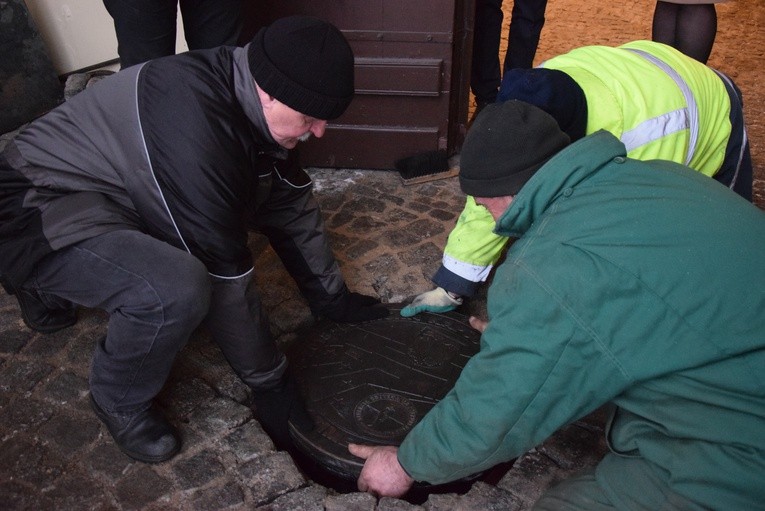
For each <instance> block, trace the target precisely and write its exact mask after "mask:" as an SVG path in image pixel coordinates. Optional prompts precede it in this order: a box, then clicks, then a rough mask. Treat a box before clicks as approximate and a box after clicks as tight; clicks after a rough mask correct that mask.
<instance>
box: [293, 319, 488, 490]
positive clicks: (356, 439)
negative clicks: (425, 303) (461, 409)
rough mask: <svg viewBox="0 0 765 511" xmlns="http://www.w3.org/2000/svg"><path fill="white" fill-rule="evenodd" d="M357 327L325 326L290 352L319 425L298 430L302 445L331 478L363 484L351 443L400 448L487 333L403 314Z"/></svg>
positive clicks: (464, 322) (297, 441)
mask: <svg viewBox="0 0 765 511" xmlns="http://www.w3.org/2000/svg"><path fill="white" fill-rule="evenodd" d="M388 308H389V309H390V315H389V316H388V317H387V318H384V319H379V320H375V321H368V322H365V323H360V324H356V325H349V324H339V323H333V322H330V321H324V320H323V321H319V322H318V323H316V325H314V326H313V327H312V328H311V329H310V330H309V331H308V332H307V333H306V334H305V336H304V337H303V338H302V339H301V340H299V341H296V342H295V343H294V344H293V345H292V346H291V347H290V349H289V350H288V351H287V357H288V358H289V361H290V366H291V368H292V371H293V374H294V375H295V377H296V379H297V381H298V385H299V387H300V390H301V393H302V394H303V396H304V397H305V400H306V408H307V410H308V413H309V414H310V415H311V417H312V418H313V420H314V422H315V423H316V428H315V429H314V430H313V431H308V432H306V431H300V430H299V429H298V428H297V427H295V426H294V425H290V433H291V434H292V437H293V439H294V441H295V444H296V445H297V447H298V448H299V449H300V450H301V451H302V452H303V453H305V454H306V455H308V456H309V457H311V458H313V459H314V460H315V461H316V462H318V463H319V464H320V465H321V466H322V467H324V468H326V469H327V470H328V471H330V472H331V473H333V474H335V475H337V476H340V477H343V478H346V479H356V478H357V477H358V475H359V473H360V472H361V468H362V466H363V460H361V459H360V458H357V457H355V456H353V455H352V454H350V453H349V452H348V444H349V443H359V444H372V445H395V446H398V445H399V444H400V443H401V441H402V440H403V439H404V437H405V436H406V434H407V433H408V432H409V430H410V429H411V428H412V427H413V426H414V425H415V424H417V422H418V421H419V420H420V419H421V418H422V417H423V416H424V415H425V414H426V413H427V412H428V411H429V410H430V409H431V408H432V407H433V405H435V404H436V403H437V402H438V401H439V400H440V399H442V398H443V397H444V396H445V395H446V393H447V392H448V391H449V390H450V389H451V388H452V387H453V385H454V382H455V381H456V380H457V377H458V376H459V374H460V372H461V371H462V368H463V367H464V366H465V363H466V362H467V361H468V359H470V357H472V356H473V355H474V354H476V353H477V352H478V347H479V340H480V337H481V336H480V334H479V333H478V332H477V331H476V330H473V329H472V328H471V327H470V325H469V324H468V318H467V317H466V316H464V315H462V314H458V313H456V312H450V313H447V314H431V313H421V314H418V315H417V316H414V317H412V318H404V317H402V316H401V315H400V314H399V311H400V310H401V306H400V305H388Z"/></svg>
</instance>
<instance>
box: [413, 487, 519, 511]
mask: <svg viewBox="0 0 765 511" xmlns="http://www.w3.org/2000/svg"><path fill="white" fill-rule="evenodd" d="M521 504H522V501H521V499H519V498H518V497H516V496H514V495H513V494H511V493H509V492H507V491H504V490H502V489H500V488H497V487H496V486H491V485H489V484H486V483H484V482H481V481H477V482H476V483H474V484H473V486H472V487H471V488H470V490H469V491H468V492H467V493H466V494H464V495H452V494H447V495H431V496H430V498H428V501H427V502H425V504H424V505H423V507H424V508H425V509H427V510H428V511H441V510H443V511H446V510H450V511H517V510H519V509H520V508H521Z"/></svg>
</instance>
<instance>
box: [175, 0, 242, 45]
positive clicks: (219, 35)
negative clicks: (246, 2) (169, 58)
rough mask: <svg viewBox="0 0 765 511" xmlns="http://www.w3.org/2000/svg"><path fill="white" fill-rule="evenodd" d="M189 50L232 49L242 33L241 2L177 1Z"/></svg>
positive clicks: (217, 0)
mask: <svg viewBox="0 0 765 511" xmlns="http://www.w3.org/2000/svg"><path fill="white" fill-rule="evenodd" d="M180 9H181V15H182V16H183V31H184V34H185V36H186V43H188V45H189V49H190V50H201V49H206V48H215V47H216V46H224V45H225V46H235V45H236V44H237V42H238V41H239V33H240V32H241V31H242V18H243V12H244V9H243V3H242V0H180Z"/></svg>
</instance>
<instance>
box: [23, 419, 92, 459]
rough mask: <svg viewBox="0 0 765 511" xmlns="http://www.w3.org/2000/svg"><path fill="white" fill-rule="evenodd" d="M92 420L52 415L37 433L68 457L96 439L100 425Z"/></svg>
mask: <svg viewBox="0 0 765 511" xmlns="http://www.w3.org/2000/svg"><path fill="white" fill-rule="evenodd" d="M93 419H94V418H90V417H88V418H87V419H85V418H81V417H70V416H68V415H64V414H54V415H53V416H52V417H51V419H50V420H49V421H47V422H46V423H45V424H43V425H42V426H40V428H39V429H38V431H37V432H38V434H39V435H40V436H41V437H43V438H48V439H50V441H51V443H52V444H53V445H55V446H56V447H57V448H58V449H59V450H60V451H61V453H62V454H63V455H64V456H67V457H70V456H74V455H76V454H77V453H78V451H81V450H83V449H87V448H88V447H89V446H90V444H91V443H93V442H94V441H95V440H96V439H97V438H98V435H99V431H100V423H99V422H98V421H97V420H93Z"/></svg>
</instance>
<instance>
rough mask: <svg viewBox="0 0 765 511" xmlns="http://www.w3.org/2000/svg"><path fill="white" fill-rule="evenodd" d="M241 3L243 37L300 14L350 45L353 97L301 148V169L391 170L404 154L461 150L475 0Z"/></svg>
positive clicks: (465, 114) (246, 38) (248, 36)
mask: <svg viewBox="0 0 765 511" xmlns="http://www.w3.org/2000/svg"><path fill="white" fill-rule="evenodd" d="M466 2H468V3H469V6H466V5H465V3H466ZM246 6H247V7H246V10H247V11H248V12H247V15H246V18H245V30H244V38H243V40H249V39H250V38H252V36H253V35H254V34H255V32H256V31H257V28H258V27H260V26H262V25H265V24H269V23H271V22H272V21H273V20H274V19H277V18H279V17H282V16H289V15H294V14H305V15H311V16H316V17H319V18H322V19H326V20H328V21H330V22H332V23H334V24H335V25H336V26H337V27H338V28H340V30H342V32H343V34H344V35H345V36H346V38H347V39H348V42H349V43H350V45H351V47H352V48H353V51H354V55H355V60H356V62H355V66H356V67H355V75H356V76H355V81H356V83H355V86H356V96H355V98H354V100H353V102H352V103H351V106H350V107H349V108H348V110H347V111H346V112H345V113H344V114H343V115H342V116H341V117H340V118H338V119H335V120H333V121H332V122H331V123H330V124H329V125H328V127H327V131H326V134H325V135H324V137H322V138H321V139H319V140H312V141H310V142H308V143H307V144H304V146H301V151H300V153H301V161H302V163H303V164H304V165H306V166H315V167H346V168H365V169H392V168H393V167H394V162H395V161H396V160H397V159H399V158H402V157H406V156H411V155H414V154H418V153H422V152H427V151H433V150H436V149H445V150H447V152H449V153H450V154H451V153H454V152H456V151H457V150H458V149H459V146H460V145H461V143H462V137H463V135H464V124H465V118H466V117H467V93H468V88H467V80H468V79H469V72H468V71H469V70H467V71H466V65H465V64H466V61H465V58H464V55H466V54H469V53H468V52H469V50H470V46H471V45H472V32H471V30H472V9H473V0H421V1H419V2H411V0H406V1H404V0H371V1H369V0H367V1H361V0H338V1H326V2H322V1H316V0H313V1H309V0H294V1H287V2H271V1H265V2H247V3H246ZM466 13H467V19H466ZM466 21H467V22H468V23H469V29H466V28H465V22H466ZM455 27H456V28H455ZM466 35H467V36H468V37H466ZM454 62H457V66H456V67H455V65H454ZM467 63H468V64H469V59H467Z"/></svg>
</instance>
